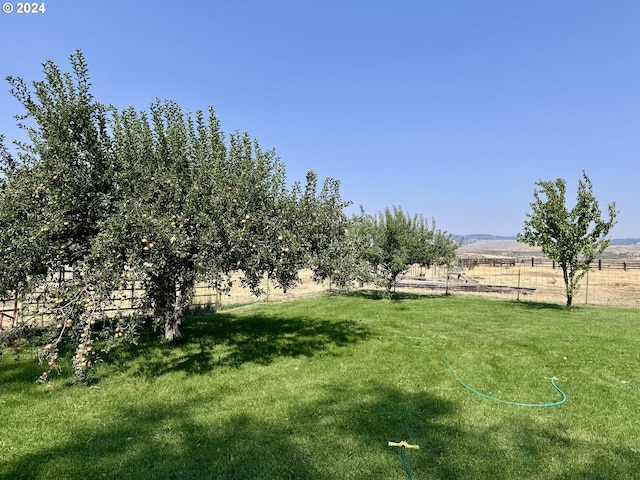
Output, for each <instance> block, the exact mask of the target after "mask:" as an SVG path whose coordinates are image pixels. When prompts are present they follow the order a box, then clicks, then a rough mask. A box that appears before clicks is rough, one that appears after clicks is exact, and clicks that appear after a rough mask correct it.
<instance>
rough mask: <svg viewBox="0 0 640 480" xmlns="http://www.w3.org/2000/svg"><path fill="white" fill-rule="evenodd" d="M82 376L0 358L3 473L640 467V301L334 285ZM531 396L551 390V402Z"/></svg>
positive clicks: (119, 355)
mask: <svg viewBox="0 0 640 480" xmlns="http://www.w3.org/2000/svg"><path fill="white" fill-rule="evenodd" d="M185 333H186V340H185V341H184V342H183V343H182V344H180V345H167V344H164V343H158V342H157V341H155V339H154V338H153V335H152V334H151V333H149V334H147V335H146V336H145V337H143V338H142V340H141V345H140V348H138V349H133V348H120V349H116V350H113V351H111V352H110V353H109V355H108V356H106V357H105V362H104V363H103V364H101V365H100V367H99V371H98V376H99V381H98V383H96V384H95V385H94V386H92V387H83V386H78V385H74V384H72V383H71V381H70V378H69V377H67V376H65V375H63V376H61V377H58V378H55V379H54V380H53V381H52V382H51V383H50V384H49V385H46V386H41V385H36V384H35V383H34V379H35V378H36V377H37V376H38V375H39V373H40V367H39V366H38V365H37V364H35V363H34V361H33V358H32V356H31V355H29V353H28V349H25V350H23V353H21V354H20V355H17V356H16V355H12V354H11V353H10V352H8V351H5V353H4V354H3V355H2V356H0V388H1V390H0V412H1V414H2V421H1V422H0V479H3V480H4V479H7V480H8V479H12V480H14V479H21V478H25V479H27V478H28V479H35V478H37V479H56V480H59V479H84V478H87V479H99V478H114V479H147V478H148V479H173V478H175V479H203V478H206V479H319V480H325V479H326V480H329V479H331V480H333V479H406V478H407V475H406V474H405V471H404V469H403V464H402V458H401V455H400V449H398V448H394V447H388V446H387V442H388V441H396V442H397V441H401V440H406V441H407V442H409V443H411V444H417V445H419V446H420V449H419V450H407V452H406V458H407V463H408V465H409V468H410V470H411V474H412V476H413V479H415V480H420V479H463V478H464V479H487V478H491V479H513V478H533V479H565V478H571V479H585V480H586V479H606V478H611V479H614V478H615V479H625V478H629V479H631V478H637V472H638V471H640V433H639V432H640V429H639V426H640V425H639V423H640V422H639V420H638V418H639V417H638V414H637V412H638V407H639V403H640V402H639V395H638V393H639V391H640V390H639V388H640V373H639V372H638V368H637V365H638V364H639V360H640V350H638V348H637V346H638V344H639V343H640V312H639V311H638V310H632V309H615V308H596V307H577V308H575V309H574V310H573V311H572V312H567V311H565V310H564V309H562V308H560V307H558V306H556V305H549V304H536V303H516V302H504V301H497V300H489V299H480V298H470V297H455V296H453V297H425V296H417V295H415V296H414V295H409V294H405V295H398V296H397V297H395V298H394V299H393V300H385V299H377V298H376V297H375V296H372V295H367V294H353V295H336V296H323V297H317V298H310V299H304V300H297V301H293V302H286V303H272V304H256V305H252V306H248V307H243V308H238V309H235V310H227V311H223V312H221V313H218V314H200V315H197V316H193V317H192V318H190V320H189V322H188V325H187V328H186V332H185ZM441 355H442V356H444V357H446V359H447V360H448V361H449V362H450V363H451V365H452V366H453V367H454V368H455V369H456V371H457V373H458V375H459V376H460V378H461V379H462V380H463V381H464V382H465V383H467V384H468V385H469V386H471V387H473V388H474V389H477V390H478V391H480V392H483V393H486V394H489V395H491V396H493V397H497V398H501V399H505V400H508V401H516V402H526V403H546V402H555V401H557V400H558V399H559V398H560V395H559V393H558V392H557V391H555V390H554V389H553V387H552V386H551V384H550V378H551V377H552V376H556V377H557V384H558V386H559V387H560V388H562V390H563V391H564V392H566V394H567V398H568V399H567V401H566V403H564V404H562V405H560V406H557V407H550V408H547V407H543V408H526V407H517V406H514V405H508V404H504V403H498V402H495V401H491V400H487V399H485V398H482V397H480V396H478V395H476V394H474V393H473V392H471V391H470V390H468V389H466V388H464V387H463V386H462V385H461V384H460V383H458V381H457V380H456V378H455V377H454V375H453V374H452V372H451V371H450V370H449V369H448V368H447V366H446V365H445V363H444V362H443V361H442V359H441V357H440V356H441Z"/></svg>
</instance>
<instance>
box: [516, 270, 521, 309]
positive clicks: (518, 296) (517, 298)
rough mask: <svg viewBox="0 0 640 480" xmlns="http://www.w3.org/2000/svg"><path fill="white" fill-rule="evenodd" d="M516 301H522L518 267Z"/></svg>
mask: <svg viewBox="0 0 640 480" xmlns="http://www.w3.org/2000/svg"><path fill="white" fill-rule="evenodd" d="M516 301H517V302H519V301H520V267H518V295H517V296H516Z"/></svg>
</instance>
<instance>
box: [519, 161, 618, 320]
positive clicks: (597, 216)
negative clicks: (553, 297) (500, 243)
mask: <svg viewBox="0 0 640 480" xmlns="http://www.w3.org/2000/svg"><path fill="white" fill-rule="evenodd" d="M536 185H537V186H538V187H540V188H539V189H536V190H534V192H533V195H534V198H535V201H534V202H533V203H531V213H527V220H525V222H524V229H523V231H522V233H520V234H518V241H520V242H524V243H527V244H529V245H531V246H539V247H542V253H544V254H545V255H546V256H547V257H548V258H550V259H552V260H555V261H556V262H558V265H559V266H560V268H561V269H562V274H563V277H564V283H565V287H566V294H567V304H566V305H567V308H571V306H572V302H573V296H574V293H575V292H576V290H577V289H578V287H579V281H580V279H581V278H582V277H583V276H584V275H585V273H586V272H587V271H588V270H589V266H590V265H591V262H593V260H594V259H595V257H596V256H597V255H599V254H600V253H602V252H603V251H604V250H605V249H606V248H607V247H608V246H609V240H608V239H607V236H608V234H609V231H610V230H611V228H612V227H613V225H614V224H615V218H616V215H617V211H616V208H615V203H611V204H609V206H608V208H607V210H608V214H609V215H608V216H609V219H608V220H604V219H603V218H602V212H601V211H600V207H599V205H598V201H597V199H596V198H595V196H594V195H593V186H592V184H591V180H589V177H587V174H586V173H585V172H582V180H580V181H579V182H578V194H577V198H576V203H575V205H574V206H573V208H571V209H568V207H567V205H566V199H565V195H566V182H565V181H564V180H563V179H561V178H558V179H557V180H555V181H542V180H540V181H538V182H536Z"/></svg>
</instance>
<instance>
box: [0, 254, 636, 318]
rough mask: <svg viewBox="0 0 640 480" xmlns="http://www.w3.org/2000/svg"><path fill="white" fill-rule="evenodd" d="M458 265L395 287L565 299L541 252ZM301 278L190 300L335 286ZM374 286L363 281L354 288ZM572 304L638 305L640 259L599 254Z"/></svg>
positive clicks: (129, 293)
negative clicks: (283, 285)
mask: <svg viewBox="0 0 640 480" xmlns="http://www.w3.org/2000/svg"><path fill="white" fill-rule="evenodd" d="M457 263H458V264H459V266H457V267H431V268H425V267H420V266H418V265H414V266H412V267H411V268H409V270H408V271H407V272H406V274H405V275H403V276H402V277H401V278H400V279H399V282H398V285H397V287H396V289H397V290H402V291H414V292H422V293H436V294H443V295H445V294H465V295H478V296H485V297H494V298H502V299H505V300H518V301H524V302H527V301H530V302H545V303H558V304H563V303H564V302H565V301H566V297H565V286H564V280H563V276H562V270H561V269H560V268H559V267H558V266H557V265H556V264H555V263H554V262H552V261H551V260H548V259H544V258H542V257H527V258H516V257H505V256H500V257H491V258H489V257H460V258H458V261H457ZM59 278H60V279H63V280H71V279H73V271H71V270H66V271H65V272H63V273H62V275H61V276H60V277H59ZM300 280H301V281H300V284H299V285H298V286H297V287H296V288H294V289H291V290H288V291H287V292H283V291H282V289H280V288H277V287H275V286H274V285H273V284H272V283H271V282H269V281H268V280H267V278H266V277H265V279H264V280H263V283H262V286H261V288H262V290H263V291H264V294H263V295H262V296H260V297H256V296H255V295H254V294H253V293H251V291H250V290H249V289H248V288H243V287H242V284H241V273H236V274H234V275H232V287H231V289H230V290H229V291H227V292H222V291H219V290H217V289H215V288H212V287H211V286H209V285H207V284H205V283H201V284H198V285H197V286H196V289H195V293H194V296H193V299H192V302H191V305H192V306H193V307H196V308H198V307H202V308H206V307H212V306H216V307H218V308H220V307H226V306H229V305H240V304H247V303H254V302H273V301H283V300H293V299H298V298H304V297H309V296H312V295H317V294H319V293H322V292H325V291H328V290H331V289H332V286H331V284H330V283H329V282H328V281H327V282H324V283H318V282H315V281H314V280H313V273H312V272H311V270H302V271H301V272H300ZM56 281H59V279H56ZM362 287H363V288H367V289H370V288H374V286H373V285H366V284H365V285H362V286H358V287H356V288H362ZM143 293H144V291H143V290H142V287H141V285H140V284H133V285H131V286H130V287H129V288H127V289H126V290H122V291H118V292H116V293H115V294H114V296H113V302H112V305H111V306H110V307H109V308H108V309H107V311H108V312H112V313H117V312H129V311H134V310H135V308H136V303H137V301H138V300H139V299H140V298H141V296H142V294H143ZM573 303H574V305H600V306H618V307H640V260H638V259H637V258H634V257H632V258H631V259H630V260H625V259H619V258H618V259H608V260H607V259H599V260H596V261H595V262H593V264H592V265H591V269H590V271H589V272H588V273H587V275H585V276H584V277H583V279H582V281H581V282H580V287H579V289H578V290H577V292H575V294H574V298H573ZM45 310H46V309H45V308H44V307H43V306H42V305H39V304H38V303H37V302H35V301H29V300H27V301H24V302H23V301H20V300H19V301H17V302H16V299H14V298H10V299H4V300H2V301H0V329H7V328H10V327H11V326H12V324H13V322H14V319H15V318H16V315H21V316H22V318H21V320H22V321H30V322H32V323H36V324H44V323H45V322H46V317H45V315H44V314H43V313H41V312H44V311H45Z"/></svg>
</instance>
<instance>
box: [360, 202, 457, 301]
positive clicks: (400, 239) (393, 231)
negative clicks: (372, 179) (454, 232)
mask: <svg viewBox="0 0 640 480" xmlns="http://www.w3.org/2000/svg"><path fill="white" fill-rule="evenodd" d="M354 225H356V226H357V228H359V231H360V235H361V236H362V237H363V243H362V244H363V251H362V253H361V258H362V259H363V260H364V261H365V262H366V263H367V264H368V265H369V266H370V268H371V270H370V273H371V275H372V277H373V278H374V280H375V281H376V283H379V284H381V285H383V286H384V287H385V289H386V291H387V293H388V294H390V292H391V289H392V288H393V287H395V285H396V282H397V279H398V276H399V275H400V274H402V273H404V272H405V271H407V270H408V268H409V267H410V266H411V265H413V264H419V265H421V266H424V267H430V266H431V265H445V264H449V263H450V262H451V261H452V260H453V259H454V258H455V253H456V249H457V247H458V244H457V243H456V242H455V241H454V240H453V239H452V238H451V236H450V235H448V234H446V233H445V232H442V231H440V230H436V226H435V221H432V225H431V227H429V224H428V222H427V221H426V220H425V219H424V217H422V216H421V215H415V216H413V217H411V216H410V215H409V214H407V213H405V212H403V211H402V209H401V208H400V207H397V206H394V207H393V210H389V209H388V208H386V209H385V211H384V212H381V213H379V214H378V215H377V216H374V215H365V214H364V212H363V213H362V214H361V215H360V217H357V218H355V219H354Z"/></svg>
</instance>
